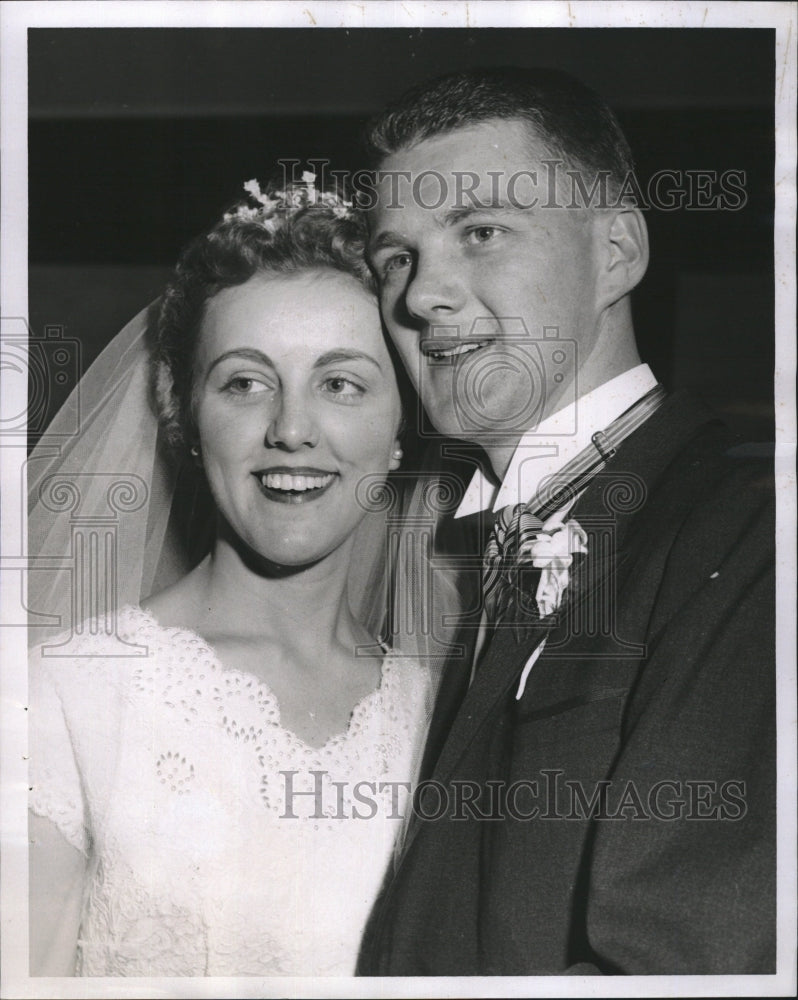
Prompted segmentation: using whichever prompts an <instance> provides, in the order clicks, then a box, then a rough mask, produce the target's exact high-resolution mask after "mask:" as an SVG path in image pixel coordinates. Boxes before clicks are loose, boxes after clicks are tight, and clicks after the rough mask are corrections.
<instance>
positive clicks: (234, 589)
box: [196, 538, 362, 647]
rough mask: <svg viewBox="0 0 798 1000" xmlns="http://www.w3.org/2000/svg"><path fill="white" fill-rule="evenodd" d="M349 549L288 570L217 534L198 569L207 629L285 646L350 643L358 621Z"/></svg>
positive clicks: (202, 608)
mask: <svg viewBox="0 0 798 1000" xmlns="http://www.w3.org/2000/svg"><path fill="white" fill-rule="evenodd" d="M349 548H350V546H349V545H345V546H343V547H342V548H341V549H340V550H338V551H336V552H334V553H332V554H331V555H329V556H328V557H327V558H326V559H323V560H321V561H320V562H318V563H315V564H313V565H311V566H306V567H302V568H300V569H286V568H284V567H276V566H275V567H269V566H265V565H263V564H253V563H252V562H251V561H250V560H249V559H248V558H247V554H246V553H242V551H241V550H240V549H239V548H238V547H237V546H235V545H232V544H230V543H229V542H228V541H227V540H225V539H224V538H220V539H218V540H217V542H216V544H215V545H214V548H213V551H212V552H211V554H210V555H209V556H208V557H207V558H206V559H205V560H204V561H203V563H201V564H200V566H199V567H197V571H196V573H197V579H196V583H197V589H196V593H197V595H198V600H199V601H200V602H201V606H200V608H199V611H200V614H201V615H202V620H203V623H204V626H205V630H206V631H213V632H217V633H223V634H224V633H226V634H230V635H236V636H239V637H241V638H251V639H258V638H269V639H271V640H273V641H277V642H281V640H282V641H283V642H284V643H285V644H286V645H295V644H296V643H297V641H299V642H300V644H304V643H307V644H317V645H319V646H322V647H324V646H330V645H332V644H334V643H336V642H343V643H349V642H351V641H352V639H353V634H352V633H353V631H355V630H356V629H357V626H356V625H355V623H354V621H353V619H352V616H351V614H350V611H349V604H348V601H347V593H346V591H347V587H346V584H347V571H348V567H349V560H350V552H349ZM355 638H360V637H355ZM361 641H362V640H361Z"/></svg>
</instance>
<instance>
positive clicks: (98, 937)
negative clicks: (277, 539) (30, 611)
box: [30, 607, 430, 976]
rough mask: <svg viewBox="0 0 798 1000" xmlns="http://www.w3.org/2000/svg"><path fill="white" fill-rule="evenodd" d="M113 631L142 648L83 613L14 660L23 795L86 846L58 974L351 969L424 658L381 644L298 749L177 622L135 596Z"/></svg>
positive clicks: (411, 728)
mask: <svg viewBox="0 0 798 1000" xmlns="http://www.w3.org/2000/svg"><path fill="white" fill-rule="evenodd" d="M117 634H118V635H119V636H120V637H121V638H123V639H124V640H126V641H129V642H133V643H137V644H139V645H143V646H145V647H146V655H143V656H123V657H120V656H118V655H116V656H113V655H108V651H109V648H110V647H109V641H108V638H107V637H106V636H104V635H102V634H91V630H90V629H89V628H86V629H84V630H83V635H84V637H83V638H82V639H81V647H80V649H79V650H77V651H76V652H78V653H79V655H71V656H69V657H59V656H51V655H47V654H46V653H45V654H44V655H42V649H41V648H39V649H38V650H34V652H33V654H32V659H31V682H30V689H31V702H30V722H31V786H32V792H31V808H32V810H33V812H35V813H37V814H38V815H41V816H44V817H46V818H48V819H51V820H52V821H53V822H55V823H56V825H57V826H58V828H59V829H60V830H61V832H62V834H63V835H64V837H65V838H66V839H67V840H68V841H69V843H70V844H72V845H73V846H74V847H76V848H77V849H78V850H80V851H82V852H83V853H84V854H85V855H86V857H87V878H86V885H85V891H84V901H83V910H82V922H81V931H80V940H79V943H78V953H77V964H76V971H77V973H78V974H79V975H86V976H98V975H102V976H170V975H172V976H213V975H219V976H232V975H259V976H269V975H351V974H352V973H353V971H354V967H355V961H356V958H357V950H358V945H359V942H360V938H361V935H362V932H363V928H364V926H365V922H366V919H367V917H368V913H369V910H370V908H371V905H372V903H373V901H374V899H375V898H376V895H377V893H378V891H379V888H380V884H381V882H382V879H383V876H384V874H385V871H386V869H387V867H388V864H389V861H390V859H391V854H392V851H393V850H394V846H395V844H396V842H397V838H398V837H400V835H401V832H402V828H403V818H402V817H404V816H405V815H406V813H407V812H408V810H409V802H408V792H407V789H408V788H409V785H410V782H411V781H412V779H413V777H414V775H415V771H416V767H417V763H418V759H419V756H420V751H421V747H422V744H423V738H424V735H425V734H424V730H425V729H426V723H427V720H428V712H429V699H430V682H429V678H428V675H427V672H426V671H425V670H424V669H423V668H422V667H420V666H419V665H418V664H417V663H416V662H414V661H411V660H408V659H406V658H403V657H400V656H398V655H397V654H394V653H391V652H389V653H388V654H387V655H386V657H385V659H384V661H383V666H382V678H381V683H380V685H379V687H378V688H377V689H376V690H375V691H373V692H371V693H370V694H369V695H367V696H366V697H365V698H363V699H362V701H360V702H359V703H358V704H357V705H356V706H355V708H354V710H353V712H352V715H351V719H350V722H349V726H348V728H347V729H346V731H345V732H342V733H340V734H338V735H336V736H334V737H333V738H331V739H330V740H328V741H327V743H325V744H324V746H322V747H318V748H316V747H312V746H309V745H308V744H307V743H305V742H303V741H302V740H301V739H300V738H299V737H298V736H296V735H295V734H294V733H292V732H290V731H289V730H287V729H285V728H283V726H282V725H281V721H280V707H279V705H278V703H277V701H276V699H275V697H274V695H273V694H272V692H271V690H270V689H269V687H268V686H267V685H266V684H265V683H264V682H262V681H261V680H259V679H258V678H256V677H255V676H253V675H250V674H247V673H245V672H239V671H236V670H231V669H227V668H225V667H224V666H223V665H222V664H221V663H220V662H219V660H218V658H217V657H216V655H215V653H214V652H213V650H212V649H211V648H210V647H209V646H208V645H207V644H206V643H205V642H204V641H203V640H202V639H201V638H200V637H199V636H197V635H196V634H194V633H192V632H190V631H187V630H182V629H172V628H164V627H162V626H160V625H159V624H158V623H157V622H156V621H155V620H154V619H153V618H152V617H151V616H150V615H149V614H147V613H146V612H145V611H143V610H142V609H141V608H134V607H127V608H124V609H122V611H120V613H119V617H118V627H117ZM113 649H114V652H118V646H114V647H113ZM73 651H74V650H73Z"/></svg>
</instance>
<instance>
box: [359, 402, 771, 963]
mask: <svg viewBox="0 0 798 1000" xmlns="http://www.w3.org/2000/svg"><path fill="white" fill-rule="evenodd" d="M772 502H773V477H772V462H771V461H769V460H765V461H763V460H758V461H757V460H753V459H751V458H746V457H745V456H744V451H743V452H741V450H740V449H736V450H735V447H734V440H733V438H731V436H730V435H729V434H728V432H727V431H726V430H725V428H724V427H723V426H722V425H720V424H719V423H718V422H716V421H714V420H713V419H712V418H711V414H709V413H708V411H705V410H704V409H703V408H701V407H699V406H698V404H695V403H693V402H691V401H690V400H689V399H687V398H686V397H684V396H680V395H676V396H672V397H670V398H669V399H668V400H666V402H665V403H664V404H663V406H662V407H661V408H660V409H659V410H658V411H657V412H656V413H655V414H654V415H653V416H652V417H651V418H650V419H649V420H648V421H647V422H646V423H645V424H644V425H643V426H642V427H641V428H640V429H639V430H638V431H636V432H635V433H634V434H633V435H632V436H631V437H630V438H629V439H628V440H627V441H626V442H625V443H624V444H623V445H622V447H621V448H620V449H619V451H618V453H617V455H616V456H615V457H614V458H613V459H612V460H611V462H610V464H609V465H608V467H607V469H606V470H605V472H604V473H603V474H602V475H601V476H600V477H599V478H598V479H597V480H596V481H594V483H593V484H592V485H591V486H590V487H589V488H588V490H587V491H586V492H585V494H583V496H582V497H581V498H580V500H579V502H578V504H577V506H576V507H575V508H574V510H573V512H572V516H573V517H576V518H577V520H578V521H579V522H580V524H582V525H583V527H585V528H586V530H587V531H588V534H589V538H590V546H589V555H588V557H587V560H586V562H585V564H584V566H583V567H582V569H583V572H582V573H581V574H580V575H579V580H578V581H577V579H576V578H575V580H574V588H575V591H576V594H575V597H574V599H573V601H572V603H571V605H570V611H569V613H568V614H563V615H562V616H561V620H560V622H559V624H558V625H557V627H556V628H554V629H553V630H550V631H549V632H548V633H547V634H548V638H547V643H546V647H545V649H544V651H543V655H542V656H541V657H540V659H539V660H538V662H537V664H536V665H535V667H534V668H533V670H532V672H531V674H530V676H529V680H528V682H527V685H526V690H525V693H524V695H523V697H522V698H521V699H520V700H516V698H515V694H516V689H517V685H518V680H519V675H520V673H521V671H522V669H523V667H524V664H525V662H526V660H527V658H528V656H529V654H530V652H531V651H532V650H533V649H534V648H535V646H536V645H537V644H538V643H539V641H540V638H541V635H542V634H544V633H543V632H542V631H541V630H540V629H538V630H536V631H535V633H534V634H533V635H531V636H529V637H528V638H527V639H525V640H523V641H521V642H520V643H519V642H517V641H516V639H515V637H514V636H513V634H512V632H509V631H507V630H504V629H502V630H499V631H497V632H496V634H495V636H494V637H493V639H492V641H491V645H490V647H489V648H488V650H487V652H486V654H485V656H484V657H483V659H482V661H481V663H480V666H479V669H478V671H477V673H476V676H475V678H474V681H473V683H472V684H471V686H470V687H467V680H466V679H465V675H466V674H467V671H466V670H464V668H463V662H462V661H460V662H458V663H454V664H453V665H452V667H451V669H450V670H449V672H448V674H447V676H446V677H445V678H444V681H443V685H442V689H441V693H440V696H439V702H438V706H437V707H436V715H435V717H434V719H433V722H432V728H431V732H430V739H429V744H428V751H427V765H426V766H427V769H428V770H427V775H428V777H429V778H430V779H432V781H434V782H435V783H436V785H431V784H428V785H427V786H426V789H425V791H424V792H423V793H422V795H421V797H420V799H419V803H418V811H419V812H420V813H423V815H424V816H426V817H435V816H437V814H439V813H442V815H440V818H428V819H422V818H419V817H418V815H417V816H416V817H414V820H413V823H412V824H411V827H410V830H409V834H408V838H407V843H406V847H405V851H404V854H403V857H402V858H401V860H400V862H399V864H398V867H397V870H396V871H395V873H394V874H393V877H392V878H390V880H389V881H388V883H387V885H386V887H385V889H384V892H383V895H382V897H381V899H380V900H379V901H378V904H377V906H376V908H375V910H374V913H373V915H372V919H371V921H370V924H369V927H368V929H367V933H366V936H365V939H364V943H363V948H362V952H361V960H360V964H359V972H360V973H361V974H364V975H411V976H412V975H497V974H514V975H523V974H558V973H563V972H565V971H571V972H593V973H597V972H598V973H629V974H643V973H663V974H677V973H697V974H718V973H768V972H773V971H775V694H774V689H775V662H774V661H775V654H774V641H775V634H774V633H775V626H774V605H775V599H774V568H773V567H774V561H773V549H774V531H775V528H774V518H773V506H772ZM466 689H467V690H466ZM465 800H469V801H468V802H466V801H465ZM442 803H443V804H444V805H445V811H443V812H442ZM486 817H487V818H486Z"/></svg>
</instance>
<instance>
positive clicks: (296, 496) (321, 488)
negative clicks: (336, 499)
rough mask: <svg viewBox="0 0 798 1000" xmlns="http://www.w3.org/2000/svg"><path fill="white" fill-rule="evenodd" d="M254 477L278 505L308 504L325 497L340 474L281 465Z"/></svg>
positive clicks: (264, 491) (255, 473)
mask: <svg viewBox="0 0 798 1000" xmlns="http://www.w3.org/2000/svg"><path fill="white" fill-rule="evenodd" d="M252 475H253V476H254V477H255V478H256V479H257V481H258V484H259V485H260V489H261V493H263V495H264V496H266V497H268V498H269V499H270V500H276V501H277V502H278V503H308V502H309V501H311V500H318V499H319V497H321V496H323V495H324V494H325V493H326V492H327V490H328V489H329V488H330V486H331V485H332V484H333V482H335V480H336V478H337V475H338V474H337V473H335V472H329V471H327V470H325V469H314V468H310V467H305V466H301V467H297V468H291V467H290V466H284V465H280V466H272V467H270V468H268V469H259V470H258V471H257V472H253V473H252Z"/></svg>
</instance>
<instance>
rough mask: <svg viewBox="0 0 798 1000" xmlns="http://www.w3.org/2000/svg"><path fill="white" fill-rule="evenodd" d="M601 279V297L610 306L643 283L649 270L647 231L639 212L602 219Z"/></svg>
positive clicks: (619, 211)
mask: <svg viewBox="0 0 798 1000" xmlns="http://www.w3.org/2000/svg"><path fill="white" fill-rule="evenodd" d="M598 222H599V230H600V239H601V260H602V268H601V276H600V285H599V294H600V298H601V300H602V301H601V304H602V306H604V307H607V306H611V305H613V304H614V303H615V302H617V301H618V300H619V299H622V298H623V297H624V295H628V294H629V292H631V291H632V289H633V288H634V287H635V286H636V285H637V284H638V283H639V282H640V281H641V280H642V278H643V275H644V274H645V273H646V268H647V267H648V227H647V226H646V220H645V219H644V218H643V214H642V212H641V211H640V209H639V208H632V207H628V208H619V209H611V210H609V211H607V212H606V213H601V215H600V217H599V220H598Z"/></svg>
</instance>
